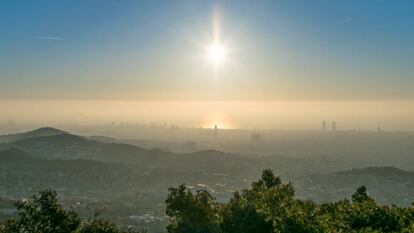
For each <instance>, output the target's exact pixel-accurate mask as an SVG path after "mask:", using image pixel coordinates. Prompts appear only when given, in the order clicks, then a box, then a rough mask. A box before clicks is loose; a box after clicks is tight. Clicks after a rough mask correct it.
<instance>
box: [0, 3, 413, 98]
mask: <svg viewBox="0 0 414 233" xmlns="http://www.w3.org/2000/svg"><path fill="white" fill-rule="evenodd" d="M413 12H414V2H413V1H409V0H407V1H402V0H401V1H381V0H371V1H370V0H366V1H340V0H338V1H327V0H326V1H292V0H288V1H189V0H187V1H178V0H177V1H127V0H123V1H115V0H88V1H85V0H60V1H54V0H53V1H52V0H51V1H45V0H37V1H20V0H14V1H1V2H0V81H1V85H0V99H3V100H5V99H8V100H10V99H11V100H13V99H128V100H191V101H194V100H253V101H255V100H258V101H263V100H264V101H268V100H271V101H278V100H330V101H335V100H341V101H342V100H350V101H354V100H413V99H414V91H412V90H413V88H414V76H413V74H414V66H413V64H412V62H413V61H414V42H413V41H414V30H413V28H414V14H413ZM214 22H218V25H219V26H220V27H219V32H220V43H222V44H225V46H226V47H227V48H228V51H229V52H228V54H227V61H226V62H225V63H224V64H221V66H220V69H219V70H215V69H213V68H212V67H211V64H209V63H208V61H206V59H205V57H206V54H205V53H206V52H205V50H204V47H205V46H207V45H208V44H210V43H211V42H212V40H213V34H214V31H215V30H218V29H217V24H215V23H214Z"/></svg>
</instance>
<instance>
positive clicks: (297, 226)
mask: <svg viewBox="0 0 414 233" xmlns="http://www.w3.org/2000/svg"><path fill="white" fill-rule="evenodd" d="M166 203H167V215H168V216H169V217H170V219H171V222H170V224H169V225H168V228H167V230H168V232H169V233H187V232H188V233H189V232H195V233H204V232H210V233H236V232H237V233H253V232H261V233H267V232H269V233H270V232H275V233H293V232H295V233H322V232H332V233H333V232H354V233H362V232H364V233H368V232H372V233H373V232H376V233H380V232H414V208H413V207H408V208H402V207H397V206H385V205H379V204H377V203H376V202H375V200H374V199H373V198H371V197H369V196H368V194H367V190H366V188H365V187H364V186H361V187H359V188H358V189H357V190H356V192H355V193H354V194H353V195H352V197H351V199H350V200H348V199H344V200H340V201H337V202H333V203H315V202H313V201H310V200H300V199H298V198H296V197H295V191H294V188H293V185H292V184H291V183H283V182H282V181H281V179H280V178H279V177H276V176H274V175H273V173H272V171H270V170H264V171H263V174H262V177H261V179H259V180H258V181H257V182H253V183H252V185H251V187H250V188H249V189H245V190H242V191H241V192H235V193H234V195H233V197H232V198H231V199H230V200H229V201H228V202H227V203H219V202H218V201H216V200H215V199H214V198H213V197H212V196H211V195H210V194H209V193H208V192H207V191H197V192H196V193H194V192H192V191H191V190H190V189H188V188H187V187H186V186H185V185H181V186H179V187H178V188H170V189H169V195H168V198H167V201H166Z"/></svg>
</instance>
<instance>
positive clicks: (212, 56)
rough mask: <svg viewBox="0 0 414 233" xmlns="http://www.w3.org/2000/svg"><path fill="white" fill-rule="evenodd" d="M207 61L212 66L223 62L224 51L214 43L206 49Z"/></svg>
mask: <svg viewBox="0 0 414 233" xmlns="http://www.w3.org/2000/svg"><path fill="white" fill-rule="evenodd" d="M207 56H208V59H209V60H210V61H211V62H212V63H214V64H220V63H222V62H223V61H224V60H225V57H226V49H225V48H224V47H223V46H222V45H220V44H219V43H214V44H212V45H210V46H209V47H208V48H207Z"/></svg>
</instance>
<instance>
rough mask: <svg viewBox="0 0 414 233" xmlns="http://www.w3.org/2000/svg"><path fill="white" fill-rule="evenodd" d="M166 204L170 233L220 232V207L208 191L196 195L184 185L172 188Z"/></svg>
mask: <svg viewBox="0 0 414 233" xmlns="http://www.w3.org/2000/svg"><path fill="white" fill-rule="evenodd" d="M166 203H167V209H166V213H167V215H168V216H169V217H170V225H169V226H168V227H167V230H168V232H169V233H175V232H182V233H215V232H219V222H220V219H219V211H220V205H219V204H218V203H217V202H216V200H215V199H214V198H213V197H212V196H211V195H210V194H209V193H208V192H207V191H197V193H195V194H194V193H192V192H191V191H189V190H188V189H187V188H186V187H185V186H184V185H181V186H179V187H178V188H170V189H169V194H168V198H167V201H166Z"/></svg>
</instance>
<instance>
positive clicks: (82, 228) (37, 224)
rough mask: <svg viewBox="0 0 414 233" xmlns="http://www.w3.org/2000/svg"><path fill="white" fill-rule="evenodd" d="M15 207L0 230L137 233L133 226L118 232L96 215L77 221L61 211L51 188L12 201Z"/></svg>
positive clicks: (4, 232)
mask: <svg viewBox="0 0 414 233" xmlns="http://www.w3.org/2000/svg"><path fill="white" fill-rule="evenodd" d="M15 206H16V208H17V211H18V218H16V219H14V218H12V219H9V220H7V221H5V222H3V223H0V233H138V231H136V230H135V229H128V230H127V231H121V230H119V229H118V228H117V227H116V225H115V224H113V223H110V222H108V221H106V220H103V219H101V218H98V215H97V214H95V217H94V218H93V219H92V220H89V221H87V222H84V223H81V219H80V217H79V215H78V214H77V213H76V212H74V211H72V210H69V211H68V210H65V209H64V208H63V207H62V205H61V204H60V203H59V202H58V199H57V193H56V192H55V191H52V190H45V191H41V192H39V194H38V195H34V196H32V197H31V198H30V199H29V200H21V201H18V202H16V204H15ZM141 233H146V230H144V231H142V232H141Z"/></svg>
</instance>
